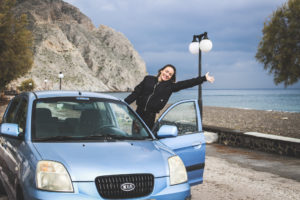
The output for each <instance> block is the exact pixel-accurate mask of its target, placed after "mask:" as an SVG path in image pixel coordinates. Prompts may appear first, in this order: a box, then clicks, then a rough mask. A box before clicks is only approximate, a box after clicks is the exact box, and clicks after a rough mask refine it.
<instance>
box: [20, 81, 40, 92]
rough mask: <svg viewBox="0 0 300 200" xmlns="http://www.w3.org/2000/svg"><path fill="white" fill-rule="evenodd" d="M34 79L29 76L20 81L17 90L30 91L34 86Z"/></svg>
mask: <svg viewBox="0 0 300 200" xmlns="http://www.w3.org/2000/svg"><path fill="white" fill-rule="evenodd" d="M35 86H36V85H35V83H34V81H33V80H32V79H31V78H30V79H27V80H25V81H22V83H21V85H20V86H19V87H18V90H20V91H21V92H26V91H32V90H33V89H34V88H35Z"/></svg>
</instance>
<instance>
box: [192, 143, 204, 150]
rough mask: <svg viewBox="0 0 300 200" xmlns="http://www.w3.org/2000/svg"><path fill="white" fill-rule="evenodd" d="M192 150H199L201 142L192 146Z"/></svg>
mask: <svg viewBox="0 0 300 200" xmlns="http://www.w3.org/2000/svg"><path fill="white" fill-rule="evenodd" d="M192 146H193V147H194V149H200V148H201V147H202V142H197V143H194V144H193V145H192Z"/></svg>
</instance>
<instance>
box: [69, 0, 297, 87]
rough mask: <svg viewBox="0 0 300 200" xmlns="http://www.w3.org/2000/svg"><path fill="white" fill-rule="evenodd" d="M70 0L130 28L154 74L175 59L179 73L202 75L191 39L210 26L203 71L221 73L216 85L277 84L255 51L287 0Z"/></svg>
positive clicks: (95, 16) (99, 20)
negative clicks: (266, 25) (267, 24)
mask: <svg viewBox="0 0 300 200" xmlns="http://www.w3.org/2000/svg"><path fill="white" fill-rule="evenodd" d="M66 1H67V2H70V3H71V4H73V5H75V6H77V7H79V8H80V10H81V11H82V12H83V13H84V14H86V15H87V16H88V17H90V18H91V19H92V21H93V23H94V24H95V25H96V26H99V25H100V24H105V25H108V26H110V27H112V28H114V29H116V30H117V31H120V32H122V33H124V34H125V36H126V37H128V39H129V40H130V41H131V43H132V44H133V45H134V48H135V49H136V50H137V51H138V52H139V53H140V54H141V56H142V57H143V59H144V60H145V61H146V65H147V71H148V72H149V73H150V74H155V73H156V72H157V70H158V69H159V68H160V67H162V66H163V65H165V64H167V63H172V64H174V65H175V66H177V68H178V79H185V78H189V77H193V76H195V75H197V73H198V58H197V56H194V55H191V54H190V53H189V52H188V45H189V43H190V42H191V40H192V36H193V34H200V33H203V32H204V31H207V32H208V36H209V38H210V39H211V40H212V42H213V49H212V51H211V52H209V53H207V54H203V55H202V71H210V72H211V73H213V74H215V75H216V76H217V77H218V81H216V82H217V83H216V84H214V87H226V88H229V87H233V86H237V85H238V86H241V87H258V86H259V87H264V86H266V87H275V85H274V84H273V81H272V78H273V77H272V76H270V75H268V73H267V72H266V71H264V70H263V66H262V65H261V64H260V63H257V62H256V60H255V57H254V56H255V54H256V50H257V46H258V43H259V41H260V39H261V37H262V28H263V24H264V22H265V21H266V19H267V18H268V17H269V16H270V15H271V14H272V12H274V11H275V10H276V9H277V7H280V6H281V5H282V4H283V3H285V2H286V0H263V1H261V0H227V1H219V0H210V1H205V0H188V1H182V0H143V1H141V0H113V1H111V0H66ZM238 81H240V84H237V82H238ZM296 85H297V84H296ZM297 86H298V87H300V83H299V84H298V85H297ZM280 87H281V86H280Z"/></svg>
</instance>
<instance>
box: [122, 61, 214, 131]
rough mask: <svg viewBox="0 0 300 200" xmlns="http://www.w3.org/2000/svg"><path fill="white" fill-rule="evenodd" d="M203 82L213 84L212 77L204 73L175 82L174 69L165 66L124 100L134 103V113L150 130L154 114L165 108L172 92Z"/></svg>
mask: <svg viewBox="0 0 300 200" xmlns="http://www.w3.org/2000/svg"><path fill="white" fill-rule="evenodd" d="M204 81H209V82H211V83H213V82H214V77H212V76H209V74H208V73H206V75H205V76H202V77H197V78H193V79H188V80H184V81H179V82H176V68H175V67H174V66H173V65H171V64H167V65H165V66H164V67H162V68H161V69H160V70H158V75H157V76H146V77H145V78H144V80H143V81H142V82H141V83H140V84H138V85H137V86H136V87H135V88H134V91H133V92H132V93H131V94H130V95H129V96H128V97H126V98H125V102H126V103H128V104H131V103H133V102H134V101H136V104H137V109H136V112H137V113H138V114H139V115H140V117H141V118H142V119H143V120H144V121H145V122H146V124H147V125H148V127H149V128H150V129H152V128H153V125H154V121H155V118H156V114H157V113H159V112H160V111H161V110H162V109H163V108H164V107H165V105H166V104H167V102H168V100H169V98H170V96H171V95H172V93H173V92H178V91H180V90H183V89H186V88H190V87H193V86H196V85H199V84H202V83H203V82H204Z"/></svg>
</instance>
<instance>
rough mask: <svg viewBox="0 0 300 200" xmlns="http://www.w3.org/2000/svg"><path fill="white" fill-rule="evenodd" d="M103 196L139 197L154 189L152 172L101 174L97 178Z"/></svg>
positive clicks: (97, 184)
mask: <svg viewBox="0 0 300 200" xmlns="http://www.w3.org/2000/svg"><path fill="white" fill-rule="evenodd" d="M95 182H96V186H97V189H98V192H99V194H100V195H101V197H103V198H106V199H120V198H137V197H143V196H147V195H149V194H150V193H151V192H152V191H153V187H154V176H153V175H152V174H129V175H113V176H99V177H97V178H96V180H95Z"/></svg>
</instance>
